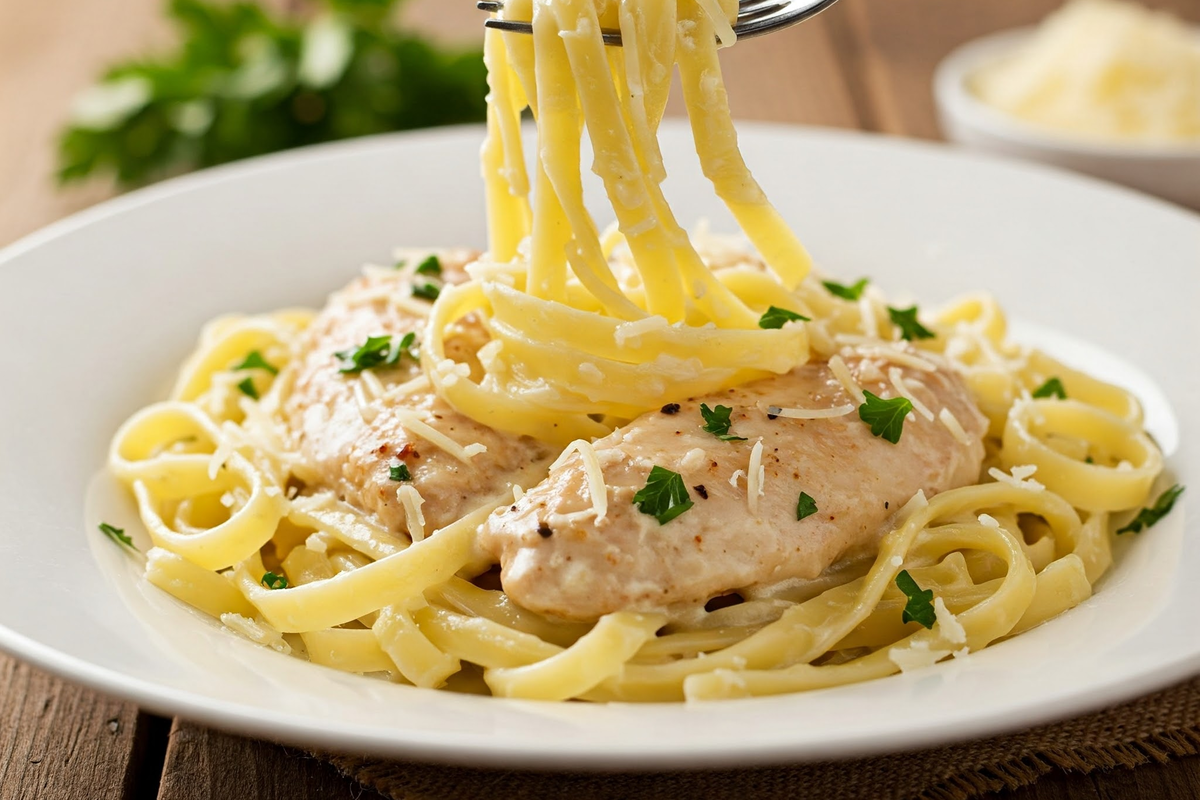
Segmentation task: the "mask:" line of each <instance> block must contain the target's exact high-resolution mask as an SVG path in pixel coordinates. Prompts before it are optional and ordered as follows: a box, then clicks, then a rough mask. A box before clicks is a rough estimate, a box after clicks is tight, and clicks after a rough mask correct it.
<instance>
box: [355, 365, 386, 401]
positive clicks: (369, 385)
mask: <svg viewBox="0 0 1200 800" xmlns="http://www.w3.org/2000/svg"><path fill="white" fill-rule="evenodd" d="M359 377H360V378H361V379H362V385H363V393H364V394H365V395H366V396H367V397H368V398H369V399H371V400H378V399H379V398H380V397H383V394H384V389H383V382H382V381H380V380H379V376H378V375H376V374H375V372H374V371H373V370H369V369H364V370H363V371H362V372H360V373H359Z"/></svg>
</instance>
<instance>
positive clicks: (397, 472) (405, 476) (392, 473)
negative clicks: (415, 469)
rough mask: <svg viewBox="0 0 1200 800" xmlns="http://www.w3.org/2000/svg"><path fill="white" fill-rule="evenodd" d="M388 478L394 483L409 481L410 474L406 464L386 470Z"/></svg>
mask: <svg viewBox="0 0 1200 800" xmlns="http://www.w3.org/2000/svg"><path fill="white" fill-rule="evenodd" d="M388 477H389V478H391V479H392V480H394V481H411V480H412V473H411V472H409V471H408V464H395V465H393V466H392V467H391V468H389V469H388Z"/></svg>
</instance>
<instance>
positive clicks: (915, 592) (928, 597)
mask: <svg viewBox="0 0 1200 800" xmlns="http://www.w3.org/2000/svg"><path fill="white" fill-rule="evenodd" d="M896 586H898V587H899V588H900V591H902V592H904V596H905V597H907V598H908V602H907V603H906V604H905V605H904V613H903V614H901V615H900V621H901V622H904V623H909V622H917V623H920V624H921V625H923V626H924V627H926V628H932V627H933V623H935V622H937V613H936V612H934V610H933V590H932V589H921V587H920V586H918V585H917V582H916V581H915V580H913V577H912V575H909V574H908V570H902V571H901V572H900V574H899V575H897V576H896Z"/></svg>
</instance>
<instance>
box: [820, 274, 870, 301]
mask: <svg viewBox="0 0 1200 800" xmlns="http://www.w3.org/2000/svg"><path fill="white" fill-rule="evenodd" d="M868 283H870V281H869V280H867V279H866V278H860V279H859V280H857V281H855V282H854V283H853V284H851V285H850V286H846V285H845V284H842V283H835V282H833V281H821V285H822V286H824V287H825V288H826V289H827V290H828V291H829V293H830V294H831V295H833V296H834V297H840V298H842V299H843V300H857V299H858V298H860V297H862V293H863V289H866V288H867V284H868Z"/></svg>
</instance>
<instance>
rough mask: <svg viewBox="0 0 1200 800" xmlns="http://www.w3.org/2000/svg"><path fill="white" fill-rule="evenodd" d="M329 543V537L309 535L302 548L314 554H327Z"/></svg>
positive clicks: (320, 534)
mask: <svg viewBox="0 0 1200 800" xmlns="http://www.w3.org/2000/svg"><path fill="white" fill-rule="evenodd" d="M329 541H330V537H328V536H326V535H325V534H323V533H320V532H317V533H312V534H309V536H308V538H307V539H305V540H304V546H305V547H307V548H308V549H309V550H312V551H313V552H314V553H327V552H329Z"/></svg>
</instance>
